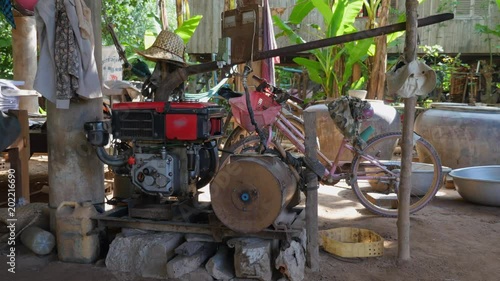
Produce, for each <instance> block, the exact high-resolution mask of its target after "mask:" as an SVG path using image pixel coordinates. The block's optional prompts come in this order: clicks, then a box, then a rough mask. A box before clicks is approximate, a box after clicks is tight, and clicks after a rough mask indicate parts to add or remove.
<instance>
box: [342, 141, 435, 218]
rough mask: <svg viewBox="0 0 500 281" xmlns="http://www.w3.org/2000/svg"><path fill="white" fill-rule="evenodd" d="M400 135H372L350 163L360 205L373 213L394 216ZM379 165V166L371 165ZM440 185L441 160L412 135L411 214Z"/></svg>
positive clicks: (424, 204)
mask: <svg viewBox="0 0 500 281" xmlns="http://www.w3.org/2000/svg"><path fill="white" fill-rule="evenodd" d="M401 139H402V134H401V133H399V132H393V133H386V134H381V135H378V136H375V137H373V138H372V139H370V140H369V141H368V142H367V145H366V147H365V149H363V151H362V152H361V153H359V154H357V155H356V156H355V157H354V160H353V162H352V178H351V182H350V184H351V186H352V189H353V191H354V193H355V194H356V196H357V197H358V199H359V201H360V202H361V204H363V206H365V207H366V208H367V209H369V210H370V211H372V212H373V213H376V214H379V215H382V216H387V217H397V215H398V204H399V200H398V196H399V194H398V188H399V176H400V172H401V154H400V153H399V152H398V151H400V149H398V148H399V147H398V146H399V143H400V140H401ZM370 158H371V159H376V161H375V162H377V163H379V164H381V165H380V167H379V166H377V165H375V164H374V161H373V160H372V161H369V160H368V159H370ZM442 184H443V175H442V167H441V160H440V159H439V156H438V154H437V152H436V150H435V149H434V148H433V147H432V145H431V144H430V143H429V142H427V141H426V140H425V139H423V138H422V137H420V136H418V135H417V134H415V137H414V147H413V160H412V180H411V198H410V213H414V212H416V211H418V210H420V209H422V208H423V207H425V206H426V205H427V204H428V203H429V202H430V201H431V200H432V198H433V197H434V195H435V194H436V192H437V190H438V189H439V188H440V187H441V185H442Z"/></svg>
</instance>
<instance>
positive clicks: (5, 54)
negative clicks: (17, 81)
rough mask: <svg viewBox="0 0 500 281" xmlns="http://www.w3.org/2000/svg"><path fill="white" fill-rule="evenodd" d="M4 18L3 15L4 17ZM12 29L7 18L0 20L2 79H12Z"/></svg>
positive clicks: (0, 75)
mask: <svg viewBox="0 0 500 281" xmlns="http://www.w3.org/2000/svg"><path fill="white" fill-rule="evenodd" d="M2 18H3V17H2ZM13 76H14V74H13V63H12V29H11V27H10V25H9V24H8V23H7V21H5V20H3V19H2V20H0V79H12V78H13Z"/></svg>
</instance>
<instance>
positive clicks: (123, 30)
mask: <svg viewBox="0 0 500 281" xmlns="http://www.w3.org/2000/svg"><path fill="white" fill-rule="evenodd" d="M156 2H157V1H155V0H146V1H140V0H109V1H103V2H102V16H103V19H102V22H103V24H102V43H103V45H107V46H112V45H113V40H112V38H111V35H110V34H109V32H108V30H107V29H106V23H111V24H113V27H114V30H115V33H116V35H117V37H118V40H119V41H120V44H121V45H122V46H123V47H124V49H125V52H126V53H127V58H129V59H132V58H135V57H136V56H135V51H136V50H144V49H145V47H144V35H145V34H146V31H149V30H153V31H155V33H156V34H158V33H159V32H160V30H161V26H160V24H159V19H158V17H157V15H156V14H157V13H158V8H157V6H156Z"/></svg>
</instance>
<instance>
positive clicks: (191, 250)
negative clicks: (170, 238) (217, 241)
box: [175, 241, 206, 257]
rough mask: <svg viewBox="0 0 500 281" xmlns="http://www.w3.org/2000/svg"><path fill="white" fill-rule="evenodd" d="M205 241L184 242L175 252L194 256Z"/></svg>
mask: <svg viewBox="0 0 500 281" xmlns="http://www.w3.org/2000/svg"><path fill="white" fill-rule="evenodd" d="M205 244H206V243H205V242H198V241H193V242H187V241H186V242H184V243H182V244H181V245H180V246H179V247H177V248H176V249H175V253H176V254H178V255H182V256H188V257H190V256H192V255H194V254H195V253H197V252H198V251H199V250H200V249H201V248H203V247H204V246H205Z"/></svg>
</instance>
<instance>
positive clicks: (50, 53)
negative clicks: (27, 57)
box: [33, 0, 102, 109]
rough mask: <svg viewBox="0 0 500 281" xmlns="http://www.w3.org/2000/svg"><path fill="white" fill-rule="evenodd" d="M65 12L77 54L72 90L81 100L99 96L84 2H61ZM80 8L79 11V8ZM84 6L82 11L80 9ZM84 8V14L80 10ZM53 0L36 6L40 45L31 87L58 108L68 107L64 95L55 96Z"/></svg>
mask: <svg viewBox="0 0 500 281" xmlns="http://www.w3.org/2000/svg"><path fill="white" fill-rule="evenodd" d="M62 2H63V4H64V9H65V13H66V14H67V17H68V19H69V23H70V29H71V30H72V33H73V36H74V40H75V41H76V46H77V50H78V51H79V56H80V58H79V65H78V66H76V70H75V71H77V74H75V75H74V76H76V77H77V78H78V87H74V90H75V91H76V94H78V96H79V97H81V98H88V99H93V98H99V97H102V93H101V81H100V79H99V76H98V73H97V66H96V62H95V59H94V44H93V35H92V34H89V26H90V22H89V19H88V17H89V16H90V15H89V12H88V8H87V7H86V6H85V3H84V2H83V0H62ZM79 7H80V8H79ZM82 7H83V8H82ZM80 9H83V10H84V11H83V13H82V12H81V11H80V12H79V10H80ZM56 12H57V10H56V0H39V1H38V3H37V5H36V7H35V18H36V26H37V35H38V42H39V44H40V59H39V61H38V69H37V73H36V77H35V82H34V85H33V88H34V89H35V90H37V91H38V92H39V93H40V94H42V95H43V96H44V97H45V98H47V99H48V100H49V101H50V102H52V103H55V104H56V107H57V108H63V109H67V108H69V99H68V98H65V97H66V96H67V95H61V96H60V97H61V98H60V99H59V98H58V97H57V94H56V92H57V91H56V85H57V81H56V76H57V74H58V72H57V69H58V68H59V67H60V66H59V65H58V64H57V65H56V60H55V56H56V51H55V47H56V25H57V24H56Z"/></svg>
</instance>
